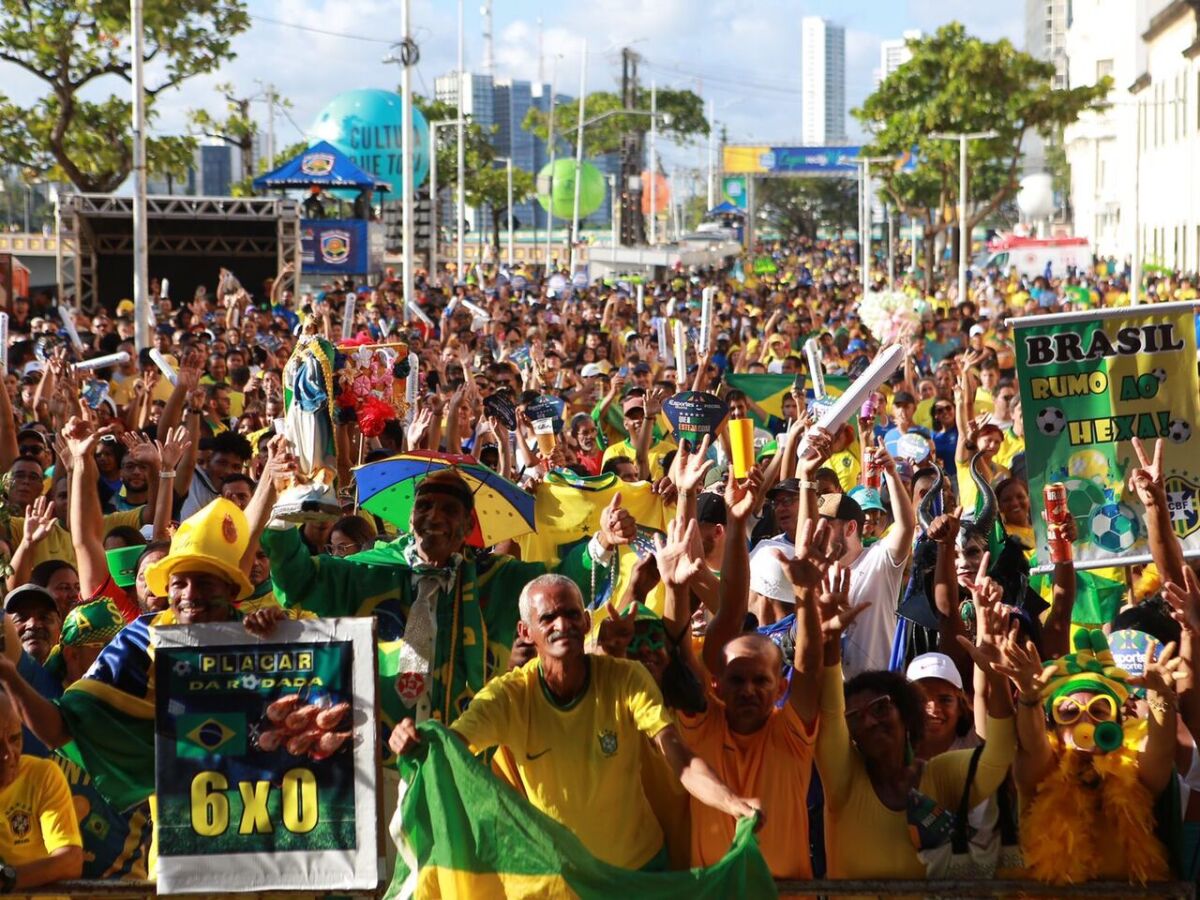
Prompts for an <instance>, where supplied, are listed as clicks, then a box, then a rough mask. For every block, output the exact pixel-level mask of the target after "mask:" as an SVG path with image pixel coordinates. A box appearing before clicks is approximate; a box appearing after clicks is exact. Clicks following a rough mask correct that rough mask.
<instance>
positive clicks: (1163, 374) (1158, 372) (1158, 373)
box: [1150, 369, 1167, 384]
mask: <svg viewBox="0 0 1200 900" xmlns="http://www.w3.org/2000/svg"><path fill="white" fill-rule="evenodd" d="M1150 374H1151V375H1153V376H1154V377H1155V378H1157V379H1158V383H1159V384H1162V383H1163V382H1164V381H1166V380H1167V370H1166V369H1155V370H1154V371H1153V372H1151V373H1150Z"/></svg>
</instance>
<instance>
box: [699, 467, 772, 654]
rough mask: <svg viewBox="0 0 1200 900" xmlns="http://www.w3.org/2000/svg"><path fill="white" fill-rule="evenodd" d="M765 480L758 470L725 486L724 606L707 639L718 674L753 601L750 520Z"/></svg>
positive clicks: (707, 651) (710, 628) (705, 639)
mask: <svg viewBox="0 0 1200 900" xmlns="http://www.w3.org/2000/svg"><path fill="white" fill-rule="evenodd" d="M760 477H761V476H760V475H759V472H758V470H757V468H755V469H751V470H750V474H749V475H748V476H747V477H746V478H744V479H742V480H740V481H739V480H737V479H735V478H734V477H733V475H732V473H730V476H729V478H728V479H727V480H726V482H725V517H726V521H725V554H724V556H723V557H722V561H721V594H720V595H721V605H720V607H719V608H718V609H717V613H716V615H715V616H713V620H712V621H711V622H709V623H708V631H707V632H706V634H705V638H704V665H705V666H706V667H707V668H708V670H709V671H710V672H713V673H714V674H715V673H717V672H720V671H721V664H722V650H723V649H724V647H725V645H726V644H727V643H729V642H730V641H731V640H733V639H734V638H735V637H737V636H738V635H739V634H741V633H742V625H743V623H744V622H745V621H746V608H747V605H748V603H749V598H750V550H749V543H748V542H749V519H750V513H751V512H752V511H753V509H754V495H755V489H756V487H757V481H758V479H759V478H760Z"/></svg>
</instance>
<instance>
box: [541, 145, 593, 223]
mask: <svg viewBox="0 0 1200 900" xmlns="http://www.w3.org/2000/svg"><path fill="white" fill-rule="evenodd" d="M579 178H580V181H579V218H581V219H583V218H586V217H588V216H590V215H591V214H592V213H594V212H595V211H596V210H598V209H599V208H600V205H601V204H602V203H603V202H604V189H605V184H604V175H603V174H602V173H601V172H600V170H599V169H597V168H596V167H595V166H593V165H592V164H591V163H590V162H585V163H583V164H582V165H581V166H580V167H579ZM537 190H538V195H537V199H538V203H540V204H541V206H542V209H545V210H548V211H552V212H553V214H554V216H555V218H558V219H570V218H571V217H572V216H573V215H574V210H575V160H573V159H556V160H555V161H554V182H553V192H554V203H553V207H554V208H553V210H551V202H550V191H551V181H550V163H546V165H545V166H543V167H542V171H540V172H538V177H537Z"/></svg>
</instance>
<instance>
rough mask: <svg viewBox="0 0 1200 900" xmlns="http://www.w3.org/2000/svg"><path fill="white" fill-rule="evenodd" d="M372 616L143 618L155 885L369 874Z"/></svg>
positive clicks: (220, 885)
mask: <svg viewBox="0 0 1200 900" xmlns="http://www.w3.org/2000/svg"><path fill="white" fill-rule="evenodd" d="M373 625H374V623H373V621H372V620H370V619H302V620H300V621H295V622H290V621H288V622H281V623H280V624H279V625H278V626H277V627H276V629H275V631H274V632H273V633H272V635H271V637H270V638H269V639H265V640H258V639H256V638H254V637H251V636H250V635H249V634H248V633H247V632H246V630H245V629H244V628H243V627H242V626H241V625H240V624H233V623H228V624H219V625H218V624H212V625H193V626H189V627H187V628H181V627H167V628H158V629H155V631H154V637H155V649H154V666H155V679H156V684H157V694H156V699H155V707H156V716H155V731H156V734H155V767H156V773H155V774H156V778H155V783H156V787H157V794H158V810H157V816H156V821H155V826H156V828H157V834H158V889H159V891H161V892H162V893H168V894H169V893H194V892H202V891H264V890H350V889H370V888H374V887H375V884H376V881H377V868H376V859H377V852H378V851H377V838H376V827H377V826H376V822H377V817H376V798H375V785H376V756H377V748H376V746H375V744H376V736H375V677H374V661H375V649H374V636H373Z"/></svg>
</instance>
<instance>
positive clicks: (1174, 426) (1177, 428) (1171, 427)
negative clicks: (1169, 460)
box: [1167, 419, 1192, 444]
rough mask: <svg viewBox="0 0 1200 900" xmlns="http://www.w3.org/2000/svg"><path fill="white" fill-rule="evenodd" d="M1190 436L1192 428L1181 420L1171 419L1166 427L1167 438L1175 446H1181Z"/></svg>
mask: <svg viewBox="0 0 1200 900" xmlns="http://www.w3.org/2000/svg"><path fill="white" fill-rule="evenodd" d="M1191 436H1192V426H1191V425H1189V424H1188V423H1187V422H1185V421H1183V419H1172V420H1171V421H1170V423H1169V424H1168V425H1167V437H1169V438H1170V439H1171V440H1172V442H1174V443H1176V444H1182V443H1183V442H1184V441H1186V440H1187V439H1188V438H1190V437H1191Z"/></svg>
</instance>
